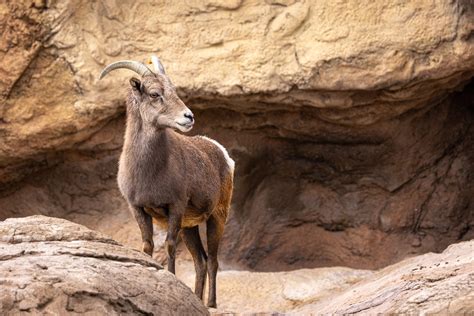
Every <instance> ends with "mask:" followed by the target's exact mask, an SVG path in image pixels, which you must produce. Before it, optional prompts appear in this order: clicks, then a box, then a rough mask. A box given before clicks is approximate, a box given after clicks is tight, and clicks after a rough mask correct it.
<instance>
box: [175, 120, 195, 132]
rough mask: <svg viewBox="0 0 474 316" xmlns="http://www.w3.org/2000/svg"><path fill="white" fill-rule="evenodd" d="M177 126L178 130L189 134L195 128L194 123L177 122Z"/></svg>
mask: <svg viewBox="0 0 474 316" xmlns="http://www.w3.org/2000/svg"><path fill="white" fill-rule="evenodd" d="M176 124H177V125H178V129H179V130H180V131H182V132H189V131H190V130H191V129H192V128H193V126H194V122H190V123H185V124H184V123H179V122H176Z"/></svg>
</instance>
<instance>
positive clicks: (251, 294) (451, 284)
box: [177, 241, 474, 315]
mask: <svg viewBox="0 0 474 316" xmlns="http://www.w3.org/2000/svg"><path fill="white" fill-rule="evenodd" d="M473 254H474V241H469V242H462V243H458V244H454V245H451V246H450V247H449V248H448V249H447V250H445V251H444V252H443V253H441V254H433V253H429V254H425V255H421V256H416V257H413V258H410V259H406V260H403V261H401V262H399V263H396V264H394V265H391V266H388V267H386V268H384V269H381V270H379V271H368V270H355V269H348V268H343V267H332V268H316V269H301V270H294V271H287V272H248V271H222V272H220V273H219V274H218V285H219V286H218V296H219V300H220V302H219V308H218V310H213V311H212V312H211V313H213V314H216V315H233V314H241V313H242V314H264V315H267V314H268V315H273V314H274V313H284V314H291V315H310V314H311V315H320V314H324V315H346V314H357V315H378V314H383V315H385V314H403V315H420V314H440V315H448V314H449V315H470V313H473V312H474V256H473ZM177 275H178V277H179V278H180V279H182V280H183V281H184V282H186V284H188V285H189V286H192V285H193V284H194V283H193V282H194V278H193V277H194V268H193V266H192V262H191V261H189V260H184V259H183V260H180V261H179V266H178V271H177Z"/></svg>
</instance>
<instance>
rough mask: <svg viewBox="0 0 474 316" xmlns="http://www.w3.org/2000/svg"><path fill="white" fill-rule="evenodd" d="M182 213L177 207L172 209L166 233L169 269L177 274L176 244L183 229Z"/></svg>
mask: <svg viewBox="0 0 474 316" xmlns="http://www.w3.org/2000/svg"><path fill="white" fill-rule="evenodd" d="M181 218H182V216H181V214H180V213H178V212H177V210H176V209H170V212H169V217H168V233H167V234H166V254H167V256H168V271H169V272H171V273H173V274H175V260H176V246H177V243H178V234H179V231H180V230H181Z"/></svg>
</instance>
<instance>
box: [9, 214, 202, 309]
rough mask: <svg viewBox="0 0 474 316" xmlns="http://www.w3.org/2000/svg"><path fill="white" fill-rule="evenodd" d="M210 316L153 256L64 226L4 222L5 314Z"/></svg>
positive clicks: (30, 220) (36, 220) (50, 221)
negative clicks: (186, 315)
mask: <svg viewBox="0 0 474 316" xmlns="http://www.w3.org/2000/svg"><path fill="white" fill-rule="evenodd" d="M22 313H24V314H26V313H28V314H36V315H40V314H41V315H65V314H68V315H78V314H87V315H99V314H102V315H105V314H107V315H137V314H147V315H149V314H155V315H177V314H179V315H184V314H188V315H207V314H208V311H207V309H206V308H205V307H204V305H203V304H202V302H201V301H200V300H199V299H198V298H197V297H196V296H195V295H194V294H193V293H192V292H191V290H190V289H189V288H188V287H186V286H185V285H184V284H183V283H181V282H180V281H178V280H177V279H176V278H175V276H173V275H172V274H170V273H168V272H167V271H164V270H163V268H162V267H161V266H160V265H159V264H158V263H157V262H156V261H154V260H152V259H151V258H150V257H149V256H147V255H145V254H143V253H141V252H138V251H135V250H130V249H127V248H125V247H123V246H121V245H120V244H118V243H117V242H115V241H114V240H112V239H110V238H108V237H106V236H104V235H102V234H101V233H97V232H94V231H91V230H89V229H87V228H85V227H84V226H81V225H78V224H74V223H71V222H68V221H66V220H63V219H58V218H49V217H44V216H31V217H26V218H19V219H7V220H5V221H3V222H0V314H2V315H18V314H22Z"/></svg>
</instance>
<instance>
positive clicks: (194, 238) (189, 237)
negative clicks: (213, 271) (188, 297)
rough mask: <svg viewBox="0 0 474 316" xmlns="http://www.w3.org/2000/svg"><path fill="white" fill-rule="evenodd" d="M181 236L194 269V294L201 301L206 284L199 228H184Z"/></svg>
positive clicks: (204, 257) (205, 259)
mask: <svg viewBox="0 0 474 316" xmlns="http://www.w3.org/2000/svg"><path fill="white" fill-rule="evenodd" d="M181 236H182V238H183V240H184V243H185V244H186V247H187V248H188V250H189V252H190V253H191V255H192V256H193V260H194V268H195V269H196V280H195V283H194V293H196V295H197V296H198V297H199V298H200V299H201V300H202V294H203V290H204V283H206V273H207V255H206V251H205V250H204V247H203V245H202V242H201V237H200V236H199V226H194V227H190V228H184V229H183V231H182V232H181Z"/></svg>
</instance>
